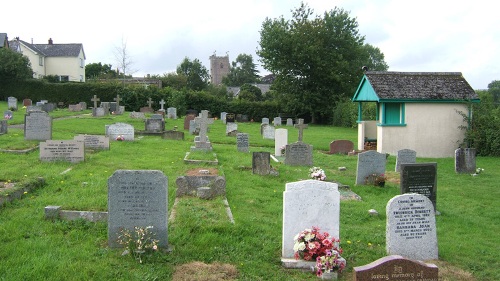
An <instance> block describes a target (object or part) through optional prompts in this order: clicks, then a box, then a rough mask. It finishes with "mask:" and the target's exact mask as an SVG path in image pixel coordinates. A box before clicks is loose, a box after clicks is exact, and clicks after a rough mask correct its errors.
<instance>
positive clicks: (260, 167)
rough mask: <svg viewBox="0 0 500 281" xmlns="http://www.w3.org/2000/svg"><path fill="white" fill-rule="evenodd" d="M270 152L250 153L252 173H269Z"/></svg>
mask: <svg viewBox="0 0 500 281" xmlns="http://www.w3.org/2000/svg"><path fill="white" fill-rule="evenodd" d="M270 159H271V153H269V152H254V153H252V173H254V174H256V175H262V176H264V175H269V174H270V173H271V160H270Z"/></svg>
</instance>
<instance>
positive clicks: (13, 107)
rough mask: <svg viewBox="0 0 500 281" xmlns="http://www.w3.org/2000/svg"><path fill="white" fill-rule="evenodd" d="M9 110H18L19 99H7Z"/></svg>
mask: <svg viewBox="0 0 500 281" xmlns="http://www.w3.org/2000/svg"><path fill="white" fill-rule="evenodd" d="M7 108H8V109H10V110H17V98H15V97H8V98H7Z"/></svg>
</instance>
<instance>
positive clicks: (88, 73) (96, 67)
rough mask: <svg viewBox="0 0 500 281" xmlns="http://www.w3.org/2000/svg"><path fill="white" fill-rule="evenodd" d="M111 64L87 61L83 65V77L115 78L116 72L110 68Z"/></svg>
mask: <svg viewBox="0 0 500 281" xmlns="http://www.w3.org/2000/svg"><path fill="white" fill-rule="evenodd" d="M111 67H112V66H111V64H102V63H100V62H99V63H89V64H87V65H85V78H86V79H98V78H116V77H117V76H118V74H117V73H116V71H115V70H113V69H111Z"/></svg>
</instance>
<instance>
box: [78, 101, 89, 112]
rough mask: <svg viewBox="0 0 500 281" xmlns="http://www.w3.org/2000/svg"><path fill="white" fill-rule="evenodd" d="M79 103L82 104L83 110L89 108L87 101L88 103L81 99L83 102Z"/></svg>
mask: <svg viewBox="0 0 500 281" xmlns="http://www.w3.org/2000/svg"><path fill="white" fill-rule="evenodd" d="M78 104H79V105H80V108H81V109H82V110H87V103H86V102H84V101H81V102H79V103H78Z"/></svg>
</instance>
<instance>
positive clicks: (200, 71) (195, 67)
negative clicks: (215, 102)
mask: <svg viewBox="0 0 500 281" xmlns="http://www.w3.org/2000/svg"><path fill="white" fill-rule="evenodd" d="M177 74H178V75H184V76H185V77H186V81H187V83H186V87H187V88H188V89H190V90H195V91H200V90H203V89H206V88H207V86H208V81H209V79H210V75H209V74H208V70H207V68H206V67H205V66H203V65H202V64H201V62H200V60H198V59H194V60H193V61H191V60H190V59H189V58H187V57H186V58H184V60H183V61H182V62H181V64H180V65H179V66H177Z"/></svg>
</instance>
